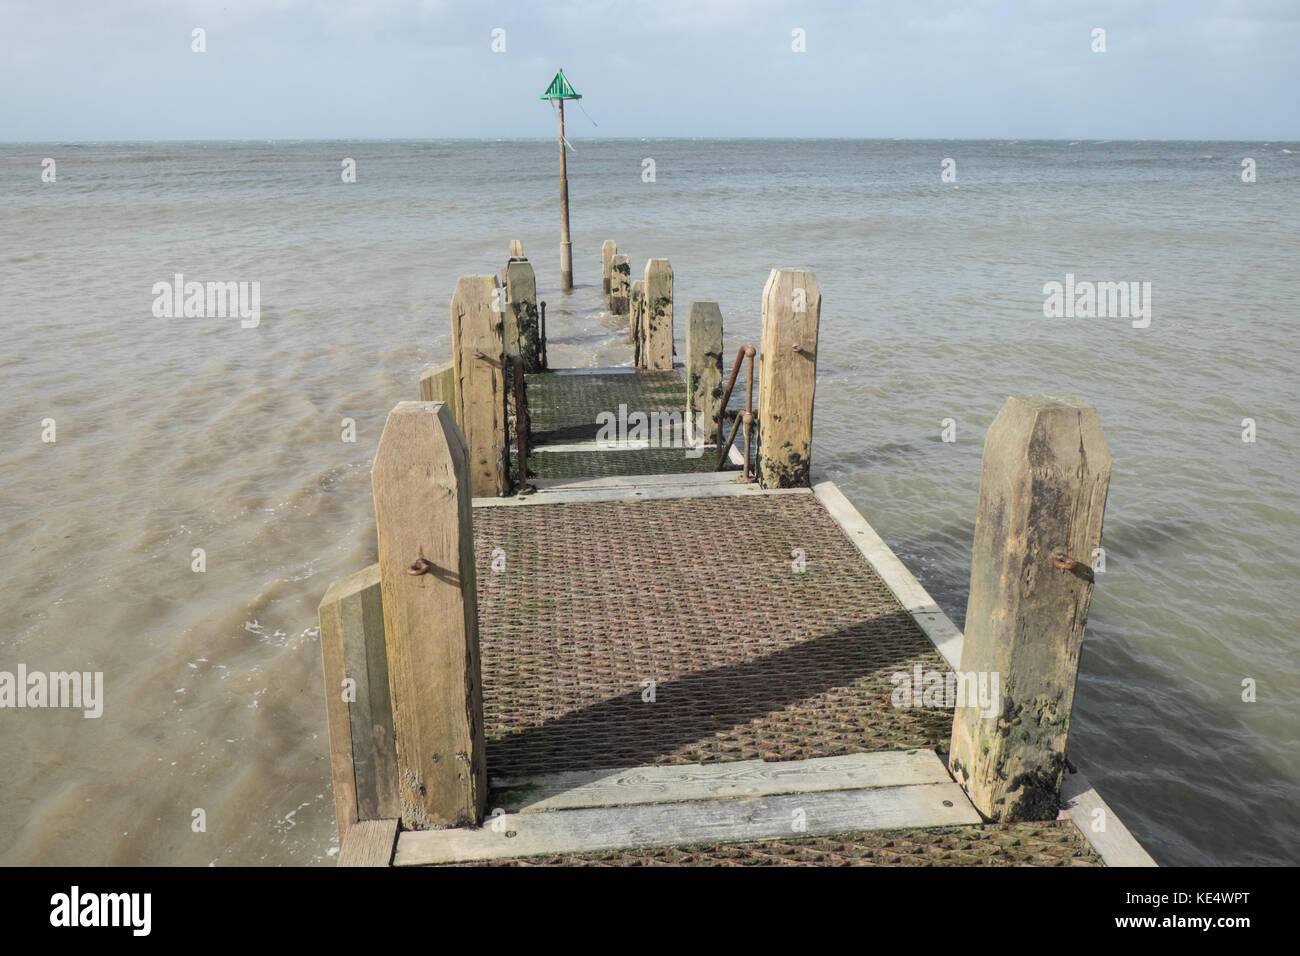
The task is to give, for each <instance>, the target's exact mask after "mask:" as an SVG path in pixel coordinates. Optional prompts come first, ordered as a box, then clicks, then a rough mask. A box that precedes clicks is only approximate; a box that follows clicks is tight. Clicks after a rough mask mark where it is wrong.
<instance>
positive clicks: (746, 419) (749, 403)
mask: <svg viewBox="0 0 1300 956" xmlns="http://www.w3.org/2000/svg"><path fill="white" fill-rule="evenodd" d="M756 351H757V350H756V349H755V348H754V346H752V345H742V346H741V347H740V349H739V350H738V351H737V352H736V361H735V364H733V365H732V366H731V378H729V379H728V380H727V388H726V391H725V392H723V394H722V405H721V406H720V407H719V409H718V418H717V422H718V428H719V430H721V428H722V420H723V418H725V417H726V415H727V403H728V402H729V401H731V392H732V389H734V388H735V387H736V377H737V376H738V375H739V374H740V364H741V363H742V362H744V361H745V360H746V359H749V366H748V368H747V369H746V374H745V411H744V413H743V414H740V415H737V416H736V419H735V421H733V422H732V423H731V434H730V435H728V436H727V441H726V443H725V444H724V445H722V447H720V448H719V449H718V462H717V464H716V465H714V467H713V470H714V471H721V470H722V466H723V464H725V463H726V460H727V455H728V453H729V452H730V451H731V445H732V442H734V441H735V440H736V430H737V429H738V428H740V427H741V425H742V424H743V425H744V428H745V472H744V480H745V481H747V482H749V481H753V480H754V478H753V476H751V475H750V470H749V450H750V446H751V444H752V442H751V440H750V436H751V434H752V432H753V426H754V422H755V420H756V416H755V415H754V355H755V353H756Z"/></svg>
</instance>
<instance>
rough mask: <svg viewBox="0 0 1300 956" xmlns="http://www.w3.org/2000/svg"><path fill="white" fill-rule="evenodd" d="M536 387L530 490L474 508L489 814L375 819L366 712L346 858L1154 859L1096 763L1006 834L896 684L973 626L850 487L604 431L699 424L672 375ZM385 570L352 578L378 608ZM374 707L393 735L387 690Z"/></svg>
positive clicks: (941, 734) (934, 728)
mask: <svg viewBox="0 0 1300 956" xmlns="http://www.w3.org/2000/svg"><path fill="white" fill-rule="evenodd" d="M634 299H635V296H634ZM453 308H454V307H453ZM798 351H799V350H798V348H796V349H795V352H798ZM737 368H739V359H738V363H737ZM521 378H522V379H523V381H524V382H525V383H526V385H525V389H526V399H527V401H526V403H525V405H526V415H527V419H528V422H529V423H530V428H529V429H528V432H529V435H530V440H529V443H528V447H527V449H526V451H527V472H528V474H526V475H520V474H518V467H519V458H518V457H513V458H511V459H510V461H511V463H512V464H513V466H514V469H515V471H516V476H517V477H516V485H517V486H519V487H520V490H522V491H524V493H522V494H517V495H513V496H501V495H496V494H494V495H491V496H478V497H474V498H473V502H472V536H473V563H474V571H475V576H476V580H477V585H476V600H477V656H478V661H475V662H474V666H475V667H478V668H481V670H480V673H481V715H482V716H481V720H482V733H483V738H482V739H483V750H484V752H485V755H486V757H485V763H486V808H487V809H486V816H485V818H484V819H483V822H482V825H481V826H472V825H471V826H464V825H459V826H450V827H446V826H444V827H438V826H436V825H434V826H432V827H429V826H423V827H416V828H414V829H406V830H401V831H400V832H399V828H398V824H397V821H396V820H394V819H375V818H376V817H381V818H382V817H392V816H396V815H397V814H396V813H395V812H394V810H395V808H396V807H397V806H398V805H399V802H400V803H401V806H402V808H403V812H402V815H403V818H405V814H406V812H407V806H408V804H407V803H406V801H405V799H402V800H401V801H399V798H398V797H397V795H396V794H394V793H392V792H391V791H392V787H393V783H392V780H391V779H387V780H385V779H381V778H385V777H386V776H387V775H389V774H390V773H391V771H389V770H387V769H386V765H387V761H388V760H390V759H391V758H388V757H384V756H383V755H381V754H378V753H376V754H374V755H373V756H364V755H363V756H362V757H358V756H357V755H358V754H359V753H360V752H361V751H365V752H366V753H367V754H370V753H371V743H369V742H364V743H363V744H362V745H358V744H357V742H356V739H357V738H356V727H355V717H354V726H353V729H352V731H351V734H352V737H351V740H352V743H351V744H350V745H349V746H350V748H351V751H350V752H349V753H347V754H345V755H341V756H340V755H339V754H338V753H337V747H335V748H334V749H335V751H336V757H339V760H336V771H335V781H336V791H338V788H339V786H340V783H339V781H340V779H343V780H344V785H345V786H346V785H349V784H350V783H351V782H352V781H353V780H355V784H356V787H355V793H354V794H353V796H352V799H353V803H354V805H356V806H359V805H360V804H361V803H363V802H364V801H365V800H367V799H369V800H371V802H372V803H373V804H374V806H372V807H371V809H370V812H361V813H360V814H359V820H358V822H356V823H350V822H349V821H347V820H346V819H345V816H344V811H343V810H342V809H341V811H340V826H341V831H342V832H343V835H344V838H343V841H342V842H343V851H342V853H341V855H340V863H341V864H343V863H373V864H379V865H384V864H387V863H389V862H391V863H393V864H394V865H399V866H405V865H447V864H452V865H462V864H463V865H479V864H492V865H539V864H540V865H561V864H563V865H699V864H716V865H768V864H780V865H935V864H939V865H1044V866H1057V865H1071V866H1096V865H1102V864H1104V863H1110V864H1121V865H1149V864H1150V862H1151V861H1150V858H1149V857H1148V856H1146V854H1145V853H1144V852H1143V851H1142V849H1141V847H1140V846H1138V844H1137V843H1136V841H1135V840H1133V839H1132V837H1131V835H1129V834H1128V832H1127V830H1125V829H1124V827H1123V824H1122V823H1120V821H1119V820H1118V818H1116V817H1115V816H1114V814H1113V813H1112V812H1111V811H1110V810H1109V808H1108V807H1106V806H1105V804H1104V803H1103V802H1102V801H1101V799H1100V797H1099V796H1097V794H1096V792H1095V791H1094V790H1092V789H1091V787H1090V786H1089V785H1088V784H1087V781H1086V779H1085V778H1084V777H1083V775H1082V774H1078V773H1070V774H1068V775H1067V777H1066V780H1065V782H1064V784H1063V785H1062V788H1061V797H1060V806H1061V812H1060V816H1059V818H1057V819H1050V818H1048V819H1037V820H1033V821H1030V822H1023V821H1022V822H1009V823H990V822H986V819H987V818H986V817H985V816H984V815H983V814H981V813H980V812H979V810H977V808H976V806H975V805H974V804H973V803H972V801H971V798H969V797H968V796H967V791H966V790H965V789H964V788H963V785H962V784H961V783H959V782H958V781H955V780H954V777H953V775H952V774H951V773H950V771H949V769H948V765H947V758H948V751H949V741H950V739H951V738H953V730H954V712H953V710H952V709H951V708H950V707H949V708H946V709H945V708H944V707H941V706H920V705H919V703H918V704H917V705H915V706H913V705H911V704H909V705H907V706H898V705H897V703H896V701H895V688H896V685H897V684H898V679H897V678H896V676H895V675H899V674H904V675H907V677H908V679H909V680H912V678H913V675H916V676H917V677H919V676H920V675H921V674H925V675H927V678H928V677H929V675H932V674H938V675H940V677H939V680H940V682H942V679H943V677H944V676H946V675H948V674H949V672H950V671H952V670H954V669H956V668H958V667H959V665H960V663H961V655H962V642H963V637H962V635H961V633H960V632H959V631H958V630H957V628H956V627H954V626H953V624H952V623H951V622H950V621H949V620H948V618H947V617H946V615H944V613H943V612H942V611H941V610H940V609H939V608H938V607H937V606H936V605H935V604H934V602H933V601H932V600H931V599H930V597H929V595H927V594H926V593H925V591H924V589H923V588H921V586H920V585H919V584H918V583H917V582H916V580H915V579H914V578H913V577H912V576H911V574H910V573H909V572H908V571H907V570H906V568H904V567H903V565H902V564H901V562H899V561H898V559H897V558H896V557H895V556H894V555H893V553H892V552H891V551H890V550H889V549H888V547H887V546H886V545H885V544H884V542H883V541H882V540H881V539H880V538H879V536H878V535H876V533H875V532H874V531H873V530H872V529H871V527H870V525H869V524H868V523H867V521H866V520H865V519H864V518H863V517H862V515H861V514H859V513H858V511H857V510H856V509H855V508H854V507H853V505H852V504H850V503H849V501H848V500H847V499H846V498H845V497H844V496H843V495H842V494H841V493H840V492H839V490H838V489H837V488H836V487H835V486H834V485H833V484H832V483H830V482H828V481H826V480H824V479H822V478H820V477H819V476H818V475H817V474H816V472H815V471H814V472H813V473H812V476H811V481H810V482H808V486H806V487H762V486H761V484H760V483H759V482H757V481H754V480H752V479H751V480H748V481H747V480H745V477H744V475H743V474H742V472H741V471H740V470H739V467H738V466H739V465H740V463H741V462H742V461H743V457H742V455H741V454H740V453H739V452H738V451H737V449H735V448H734V447H733V448H731V449H730V454H729V460H730V462H731V468H732V469H733V470H724V471H715V470H714V468H715V462H716V460H717V458H718V450H717V447H716V446H713V447H709V448H706V449H699V448H682V447H654V442H644V441H641V442H638V441H631V442H628V441H623V442H619V443H615V444H610V443H601V442H598V441H597V437H598V434H597V433H598V429H599V426H598V424H597V423H598V422H599V421H600V416H601V415H602V414H608V413H614V414H618V413H619V410H620V407H621V408H623V409H635V410H636V411H638V412H642V413H650V412H656V413H668V414H676V415H683V414H684V413H686V411H687V405H688V398H687V392H688V383H687V380H686V377H685V376H683V374H682V373H681V371H679V369H677V368H671V369H658V370H652V369H592V370H582V369H566V370H560V371H547V372H534V373H530V374H528V375H527V376H521ZM720 391H721V390H720V389H719V392H720ZM456 398H457V402H458V403H461V402H463V399H462V397H461V396H460V394H457V396H456ZM808 399H809V402H810V401H811V394H809V396H808ZM521 407H523V406H521ZM809 427H810V426H809ZM469 447H470V449H471V454H473V449H474V448H475V442H474V441H473V440H471V441H470V442H469ZM701 452H702V453H701ZM377 461H378V459H377ZM378 467H379V466H378V464H377V465H376V471H377V473H378ZM377 482H378V479H377ZM377 487H378V485H377ZM379 501H380V496H379V492H378V490H377V491H376V504H377V509H378V504H379ZM421 554H422V555H423V551H421ZM421 560H423V556H422V557H421ZM382 561H383V546H382V541H381V562H382ZM425 563H426V565H427V564H428V562H425ZM435 563H436V562H435ZM408 573H409V574H420V573H424V572H423V571H422V570H418V569H417V568H416V567H415V566H414V565H413V566H412V568H411V570H410V571H408ZM355 577H358V576H354V578H355ZM346 580H351V579H346ZM377 580H378V575H377V574H375V575H373V578H366V579H365V580H364V581H358V582H356V585H355V588H356V589H360V588H361V587H368V588H373V591H372V592H367V593H370V594H372V597H371V600H372V602H374V603H377V602H378V591H379V588H378V584H377ZM340 584H342V582H340V583H339V584H336V588H338V587H339V585H340ZM339 593H341V592H338V593H336V591H335V589H331V594H329V595H327V596H326V600H325V601H324V602H322V622H324V621H325V613H324V609H325V608H326V605H327V604H328V603H329V602H330V601H331V600H333V601H335V602H337V601H340V600H341V598H340V597H339V596H338V595H339ZM356 593H358V594H360V593H361V592H360V590H357V592H356ZM384 600H385V601H387V600H388V595H387V592H385V594H384ZM370 607H371V611H370V613H371V615H372V618H371V619H370V623H369V624H367V625H366V626H365V628H361V625H355V626H356V627H357V628H358V633H360V630H361V629H365V630H366V631H367V635H368V636H367V637H366V638H365V640H366V642H367V646H368V647H370V646H373V642H374V640H375V638H374V636H373V631H374V629H375V628H376V627H379V629H380V630H382V625H379V624H376V623H375V622H374V620H373V614H374V610H373V608H374V604H373V603H372V604H371V605H370ZM343 616H345V615H342V614H341V617H343ZM384 620H385V621H387V620H388V609H387V608H385V610H384ZM325 633H326V628H325V626H324V623H323V626H322V635H323V641H324V635H325ZM344 640H345V641H346V639H344ZM379 640H380V641H381V642H382V634H381V635H380V638H379ZM381 646H382V643H381ZM326 654H327V673H326V684H327V688H328V687H329V686H330V681H331V680H332V679H333V678H334V677H335V676H336V675H335V674H332V673H331V672H330V666H329V654H330V650H329V648H328V647H327V648H326ZM393 655H394V651H393V650H392V648H391V646H390V648H389V651H388V658H389V661H390V666H391V662H392V661H393V660H394V656H393ZM382 657H383V655H382V654H380V655H379V659H374V658H373V655H372V660H371V662H370V670H371V680H372V682H377V681H378V679H379V674H378V665H379V664H381V663H382V660H381V659H382ZM479 662H481V663H479ZM397 688H398V682H396V681H395V682H394V684H393V689H394V693H395V694H396V692H397ZM470 691H471V692H472V693H471V695H470V698H469V699H470V701H471V706H472V705H473V703H474V702H475V700H476V698H477V697H478V694H479V691H478V688H474V687H471V688H470ZM918 692H919V687H918ZM380 698H382V699H380ZM352 706H353V707H354V708H355V707H357V706H358V705H357V704H353V705H352ZM365 706H366V707H371V708H373V710H374V713H377V714H379V715H380V716H379V717H378V718H375V719H376V720H378V721H379V722H380V723H382V719H383V716H384V714H385V713H386V712H387V710H388V707H389V705H388V702H387V698H386V697H384V695H383V694H382V692H376V691H371V692H369V696H368V697H367V700H366V702H365ZM396 709H397V708H396V707H395V708H394V710H396ZM382 730H383V728H382V727H376V733H375V735H374V739H375V740H379V741H380V742H381V744H382V742H383V738H384V732H380V731H382ZM334 736H335V735H334V732H333V725H332V740H333V738H334ZM338 736H340V737H341V736H343V733H342V732H340V734H339V735H338ZM365 736H366V737H367V738H369V734H368V732H367V733H366V734H365ZM471 739H472V737H471ZM399 749H400V743H399ZM456 757H457V758H458V759H464V758H465V757H466V755H465V754H464V753H458V754H456ZM433 760H434V762H435V763H436V762H437V761H438V760H439V756H438V755H437V754H435V755H434V756H433ZM344 762H346V763H348V764H349V766H346V767H344V773H345V776H344V777H343V778H340V776H339V767H340V765H341V763H344ZM1075 762H1076V763H1077V760H1076V761H1075ZM353 765H355V766H353ZM376 768H378V769H376ZM347 773H351V775H352V776H350V777H349V776H346V774H347ZM461 773H462V775H461V777H460V779H461V780H467V777H466V776H465V775H466V774H467V773H468V771H462V772H461ZM367 788H368V789H367ZM363 791H364V793H363ZM372 792H373V793H374V794H375V796H374V797H373V799H372V798H370V797H367V796H366V794H369V793H372ZM420 793H421V794H423V793H424V791H423V789H421V790H420ZM345 797H346V794H345ZM340 807H343V804H340ZM348 812H355V811H354V810H349V811H348ZM416 812H417V813H418V810H417V811H416ZM1099 815H1100V817H1101V818H1103V824H1102V826H1101V827H1100V828H1099V827H1098V826H1097V820H1098V817H1099Z"/></svg>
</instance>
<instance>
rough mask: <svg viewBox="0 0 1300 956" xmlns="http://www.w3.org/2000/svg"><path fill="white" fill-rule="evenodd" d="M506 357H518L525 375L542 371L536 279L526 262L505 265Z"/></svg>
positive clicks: (522, 260) (521, 260)
mask: <svg viewBox="0 0 1300 956" xmlns="http://www.w3.org/2000/svg"><path fill="white" fill-rule="evenodd" d="M506 298H507V299H508V300H509V309H508V310H507V312H506V322H505V328H506V354H507V355H518V356H519V357H520V358H521V359H522V360H523V363H524V371H525V372H540V371H542V347H541V330H540V327H539V322H538V318H537V277H536V276H535V275H534V274H533V267H532V265H530V264H529V262H528V260H526V259H520V260H517V261H512V262H510V263H509V264H508V265H507V266H506Z"/></svg>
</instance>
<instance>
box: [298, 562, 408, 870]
mask: <svg viewBox="0 0 1300 956" xmlns="http://www.w3.org/2000/svg"><path fill="white" fill-rule="evenodd" d="M317 617H318V620H319V621H320V649H321V663H322V665H323V666H322V670H323V671H324V674H325V716H326V722H327V724H328V726H329V735H330V770H331V772H332V774H333V777H334V816H335V819H336V820H337V822H338V827H339V844H340V845H342V843H343V838H344V837H345V836H346V835H347V832H348V829H349V827H351V826H352V824H354V823H357V822H359V821H361V820H394V819H396V818H397V816H398V812H399V807H398V799H397V751H396V749H395V748H394V744H393V708H392V704H391V702H390V700H389V697H388V658H387V651H386V650H385V644H384V609H383V602H382V601H381V599H380V587H379V565H377V564H372V565H371V566H370V567H368V568H366V569H365V570H363V571H358V572H356V573H355V574H350V575H348V576H347V577H345V578H339V579H338V580H337V581H335V582H334V583H333V584H331V585H330V586H329V589H328V590H326V592H325V596H324V597H323V598H321V602H320V607H319V608H318V609H317Z"/></svg>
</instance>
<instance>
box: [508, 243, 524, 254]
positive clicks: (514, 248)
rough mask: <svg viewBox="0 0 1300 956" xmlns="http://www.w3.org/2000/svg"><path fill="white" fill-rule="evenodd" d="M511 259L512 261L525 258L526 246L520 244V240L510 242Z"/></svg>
mask: <svg viewBox="0 0 1300 956" xmlns="http://www.w3.org/2000/svg"><path fill="white" fill-rule="evenodd" d="M510 258H511V259H522V258H524V244H523V243H522V242H520V241H519V240H518V239H511V240H510Z"/></svg>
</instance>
